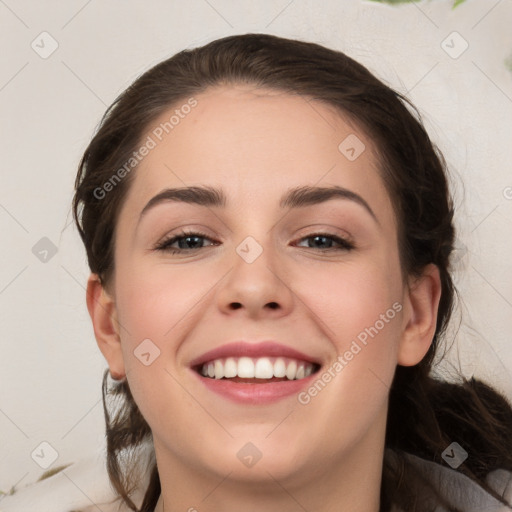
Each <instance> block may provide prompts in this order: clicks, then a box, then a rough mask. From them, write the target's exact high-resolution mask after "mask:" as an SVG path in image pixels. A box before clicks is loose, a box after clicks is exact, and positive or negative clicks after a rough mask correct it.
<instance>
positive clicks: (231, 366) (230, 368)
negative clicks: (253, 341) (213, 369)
mask: <svg viewBox="0 0 512 512" xmlns="http://www.w3.org/2000/svg"><path fill="white" fill-rule="evenodd" d="M237 372H238V364H237V362H236V361H235V359H234V358H232V357H228V358H227V359H226V361H225V362H224V377H226V379H229V378H231V377H236V375H237Z"/></svg>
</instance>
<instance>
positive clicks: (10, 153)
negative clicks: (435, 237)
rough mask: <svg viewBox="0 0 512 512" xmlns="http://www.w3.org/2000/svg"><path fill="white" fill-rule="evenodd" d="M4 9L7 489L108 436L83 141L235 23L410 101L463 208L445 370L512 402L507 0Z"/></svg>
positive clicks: (95, 2)
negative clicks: (171, 66)
mask: <svg viewBox="0 0 512 512" xmlns="http://www.w3.org/2000/svg"><path fill="white" fill-rule="evenodd" d="M0 20H1V30H0V46H1V47H2V48H3V50H2V53H1V59H2V65H1V66H0V109H1V119H2V123H1V125H0V130H1V133H0V140H1V144H2V146H1V148H2V150H1V156H0V180H1V181H0V233H2V251H1V253H0V312H1V313H0V315H1V341H0V343H1V345H0V346H1V357H0V379H1V381H0V382H1V384H0V491H3V492H4V493H7V492H9V491H10V490H12V489H13V488H15V489H18V488H21V487H23V486H25V485H27V484H29V483H30V482H34V481H35V480H37V479H38V478H39V477H40V476H41V475H42V474H43V472H44V471H45V470H46V469H52V468H55V467H57V466H60V465H63V464H69V463H72V462H76V461H78V460H81V459H83V458H84V457H87V456H89V455H90V454H91V453H101V451H102V450H103V447H104V420H103V410H102V404H101V389H100V388H101V378H102V373H103V371H104V369H105V368H106V367H107V366H106V363H105V361H104V359H103V357H102V355H101V353H100V352H99V350H98V348H97V345H96V341H95V339H94V335H93V330H92V326H91V323H90V319H89V316H88V313H87V309H86V303H85V285H86V280H87V277H88V267H87V263H86V258H85V250H84V248H83V246H82V245H81V241H80V239H79V236H78V233H77V231H76V229H75V227H74V225H73V223H72V217H71V210H70V205H71V199H72V195H73V186H74V180H75V175H76V169H77V165H78V161H79V159H80V157H81V154H82V152H83V151H84V149H85V148H86V146H87V144H88V142H89V140H90V138H91V137H92V135H93V132H94V130H95V127H96V126H97V124H98V122H99V120H100V118H101V116H102V114H103V113H104V111H105V109H106V108H107V106H108V105H110V103H111V102H112V101H113V100H114V99H115V98H116V97H117V95H118V94H119V93H121V92H122V91H123V90H124V89H125V88H126V87H127V86H128V85H129V84H130V83H131V82H132V81H133V80H134V79H135V78H136V77H137V76H139V75H140V74H141V73H143V72H144V71H145V70H147V69H148V68H150V67H152V66H153V65H154V64H156V63H157V62H160V61H161V60H163V59H165V58H167V57H169V56H171V55H172V54H174V53H176V52H177V51H180V50H182V49H184V48H192V47H194V46H198V45H202V44H205V43H207V42H209V41H211V40H213V39H216V38H219V37H223V36H226V35H231V34H242V33H247V32H265V33H270V34H275V35H279V36H284V37H291V38H297V39H303V40H307V41H312V42H316V43H320V44H323V45H326V46H329V47H332V48H334V49H339V50H342V51H344V52H346V53H347V54H348V55H350V56H351V57H353V58H355V59H356V60H358V61H360V62H361V63H362V64H364V65H365V66H367V67H368V68H369V69H370V70H371V71H372V72H374V73H375V74H376V75H377V76H378V77H379V78H381V79H382V80H383V81H385V82H386V83H387V84H388V85H390V86H392V87H393V88H395V89H397V90H398V91H400V92H402V93H404V94H406V95H407V96H408V97H409V98H410V99H411V100H412V101H413V102H414V103H415V104H416V106H417V107H418V108H419V110H420V112H421V114H422V116H423V120H424V123H425V125H426V127H427V130H428V131H429V133H430V135H431V137H432V138H433V140H434V141H435V142H436V144H437V145H438V146H439V148H440V149H441V151H442V152H443V154H444V155H445V157H446V160H447V163H448V166H449V169H450V175H451V178H450V179H451V182H452V190H453V193H454V196H455V204H456V208H457V213H456V215H457V217H456V218H457V227H458V241H457V248H456V251H455V255H454V264H455V267H454V276H455V281H456V284H457V286H458V289H459V292H460V296H461V298H462V301H461V303H460V305H459V309H458V311H457V313H456V314H455V315H454V322H453V324H452V329H451V331H450V333H448V336H447V343H448V344H447V347H448V348H449V347H451V348H450V350H449V351H448V353H447V355H446V358H445V360H444V361H443V362H442V364H441V365H440V367H439V370H438V373H439V374H441V375H444V376H445V377H446V378H450V373H449V372H450V371H452V369H453V367H455V368H460V369H461V370H462V372H463V373H464V374H465V375H467V376H472V375H474V376H475V377H478V378H480V379H483V380H485V381H487V382H490V383H492V384H493V385H494V386H495V387H497V388H498V389H499V390H500V391H501V392H502V393H503V394H505V395H506V396H507V397H508V398H509V399H511V400H512V338H511V335H510V333H511V330H512V172H511V167H512V166H511V161H512V158H511V145H512V144H511V143H512V31H511V30H510V26H512V1H511V0H497V1H494V0H465V1H460V0H458V1H454V0H422V1H416V2H403V1H402V2H377V1H363V0H347V1H342V0H324V1H323V2H316V1H314V0H260V1H259V2H249V1H240V2H236V1H234V0H190V1H184V0H182V1H165V0H153V1H150V2H137V1H134V0H125V1H123V2H120V1H112V2H100V1H99V0H68V1H67V2H59V1H55V0H53V1H52V0H47V1H45V2H34V1H29V0H0ZM459 361H460V365H459ZM0 499H1V494H0Z"/></svg>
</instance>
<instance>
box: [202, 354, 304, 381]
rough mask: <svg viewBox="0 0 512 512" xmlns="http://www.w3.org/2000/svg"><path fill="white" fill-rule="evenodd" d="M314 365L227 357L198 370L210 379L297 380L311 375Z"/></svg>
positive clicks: (285, 359)
mask: <svg viewBox="0 0 512 512" xmlns="http://www.w3.org/2000/svg"><path fill="white" fill-rule="evenodd" d="M313 370H314V365H313V364H312V363H306V362H305V361H297V360H295V359H288V358H284V357H258V358H251V357H240V358H236V357H228V358H227V359H215V361H208V362H207V363H204V364H203V366H202V367H201V368H200V373H201V375H203V377H210V378H212V379H222V378H226V379H230V378H233V377H240V378H243V379H254V378H256V379H271V378H272V377H279V378H283V377H286V378H287V379H288V380H298V379H303V378H305V377H308V376H309V375H311V374H312V373H313Z"/></svg>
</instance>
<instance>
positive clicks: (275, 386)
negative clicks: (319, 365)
mask: <svg viewBox="0 0 512 512" xmlns="http://www.w3.org/2000/svg"><path fill="white" fill-rule="evenodd" d="M192 371H193V372H194V374H195V375H196V376H197V378H199V380H200V381H201V382H202V383H203V384H204V385H205V386H206V387H207V388H208V389H209V390H210V391H213V392H214V393H217V394H219V395H221V396H223V397H224V398H227V399H228V400H231V401H233V402H236V403H239V404H253V405H256V404H269V403H272V402H277V401H279V400H281V399H284V398H287V397H289V396H291V395H296V394H298V393H299V392H300V391H301V390H302V389H303V388H304V387H306V386H307V385H309V384H310V383H311V381H312V379H313V377H314V376H315V375H316V373H318V372H315V373H312V374H311V375H310V376H308V377H304V378H303V379H299V380H290V381H281V382H266V383H262V384H245V383H242V382H233V381H230V380H228V379H209V378H206V377H203V376H202V375H199V373H197V372H195V371H194V370H192Z"/></svg>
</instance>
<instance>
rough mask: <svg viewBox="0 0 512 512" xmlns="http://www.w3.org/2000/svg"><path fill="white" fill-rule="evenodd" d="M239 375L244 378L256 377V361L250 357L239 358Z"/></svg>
mask: <svg viewBox="0 0 512 512" xmlns="http://www.w3.org/2000/svg"><path fill="white" fill-rule="evenodd" d="M238 376H239V377H241V378H242V379H254V363H253V360H252V359H251V358H250V357H241V358H240V359H239V360H238Z"/></svg>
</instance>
